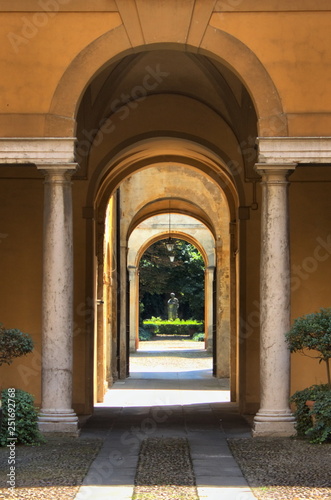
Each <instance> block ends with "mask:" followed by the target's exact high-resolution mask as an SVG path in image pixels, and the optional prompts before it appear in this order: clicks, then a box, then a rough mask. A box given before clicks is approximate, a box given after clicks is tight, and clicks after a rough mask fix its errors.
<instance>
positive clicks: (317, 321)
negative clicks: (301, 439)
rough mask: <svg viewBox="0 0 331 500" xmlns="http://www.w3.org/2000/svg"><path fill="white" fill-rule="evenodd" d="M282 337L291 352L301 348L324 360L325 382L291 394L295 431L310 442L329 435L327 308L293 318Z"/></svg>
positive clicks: (330, 312) (330, 333)
mask: <svg viewBox="0 0 331 500" xmlns="http://www.w3.org/2000/svg"><path fill="white" fill-rule="evenodd" d="M286 341H287V343H288V345H289V349H290V351H291V352H301V353H302V354H304V355H306V356H310V357H313V358H316V359H318V360H319V362H320V363H322V362H324V363H325V367H326V376H327V384H320V385H313V386H311V387H308V388H306V389H304V390H302V391H297V392H296V393H295V394H293V396H292V397H291V402H293V403H295V405H296V412H295V416H296V418H297V431H298V434H299V435H309V437H310V440H311V442H316V443H321V442H324V441H326V440H328V439H331V377H330V358H331V308H321V309H320V311H318V312H315V313H312V314H307V315H306V316H302V317H299V318H297V319H296V320H294V322H293V325H292V327H291V329H290V330H289V332H287V334H286Z"/></svg>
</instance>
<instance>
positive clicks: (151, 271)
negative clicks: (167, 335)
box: [139, 240, 204, 319]
mask: <svg viewBox="0 0 331 500" xmlns="http://www.w3.org/2000/svg"><path fill="white" fill-rule="evenodd" d="M174 241H175V248H174V251H173V252H172V253H173V255H174V257H175V260H174V262H170V260H169V252H168V250H167V248H166V245H165V244H166V241H165V240H161V241H158V242H156V243H154V244H153V245H151V246H150V247H149V248H148V249H147V250H146V252H145V253H144V255H143V257H142V259H141V261H140V267H139V276H140V301H141V302H142V303H143V305H144V312H143V317H144V318H148V317H151V316H161V317H164V318H165V317H166V304H167V300H168V299H169V296H170V293H172V292H174V293H175V294H176V297H177V298H178V299H179V311H178V313H179V316H180V317H181V318H191V317H192V318H196V319H202V318H203V311H204V261H203V258H202V255H201V254H200V252H199V251H198V250H197V248H195V247H194V246H193V245H191V244H190V243H187V242H186V241H183V240H174Z"/></svg>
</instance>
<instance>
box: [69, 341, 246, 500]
mask: <svg viewBox="0 0 331 500" xmlns="http://www.w3.org/2000/svg"><path fill="white" fill-rule="evenodd" d="M141 344H142V345H141V350H139V351H138V352H137V353H136V354H135V355H133V356H132V357H131V362H130V367H131V375H130V377H129V378H127V379H126V380H123V381H118V382H116V383H115V384H114V386H113V388H112V389H111V390H110V391H109V392H108V394H107V395H106V398H105V402H104V403H103V404H99V405H97V407H96V408H95V413H94V415H93V417H92V418H91V419H89V420H88V421H87V423H86V425H85V426H84V428H83V430H82V436H97V437H101V438H102V439H103V447H102V449H101V451H100V453H99V455H98V456H97V458H96V459H95V461H94V462H93V464H92V466H91V468H90V470H89V473H88V475H87V476H86V478H85V480H84V484H83V486H82V487H81V488H80V490H79V492H78V494H77V496H76V500H92V499H96V500H103V499H106V498H107V499H108V498H116V500H129V499H131V496H132V492H133V486H134V477H135V472H136V466H137V462H138V454H139V449H140V444H141V442H142V440H143V439H144V438H146V437H152V436H155V437H156V436H163V437H165V436H169V437H186V438H187V439H188V440H189V443H190V449H191V457H192V461H193V468H194V473H195V477H196V483H197V489H198V495H199V498H200V499H201V500H216V499H217V500H219V499H224V500H253V499H254V498H255V497H254V496H253V494H252V492H251V490H250V488H249V487H248V485H247V482H246V480H245V478H244V477H243V475H242V473H241V470H240V468H239V467H238V465H237V463H236V461H235V460H234V458H233V456H232V454H231V452H230V450H229V447H228V444H227V441H226V438H227V437H229V436H238V437H239V436H240V437H247V436H250V428H249V426H248V424H247V422H246V421H245V420H244V419H243V418H242V417H240V416H239V414H238V412H237V408H236V405H235V404H233V403H230V402H229V391H228V380H217V379H215V378H213V377H212V374H211V363H212V361H211V357H210V356H209V355H208V354H207V353H206V352H205V351H203V350H201V344H200V343H193V342H177V344H178V345H176V343H171V344H170V346H169V345H167V344H166V343H163V344H160V345H158V343H156V342H152V343H150V342H149V343H141Z"/></svg>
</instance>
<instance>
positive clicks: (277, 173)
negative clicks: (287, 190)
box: [254, 163, 297, 180]
mask: <svg viewBox="0 0 331 500" xmlns="http://www.w3.org/2000/svg"><path fill="white" fill-rule="evenodd" d="M296 167H297V164H296V163H292V164H290V163H256V164H255V167H254V168H255V171H256V172H257V173H258V174H259V175H261V176H262V179H263V180H272V179H274V180H276V178H277V177H278V178H279V180H286V179H287V177H288V176H290V175H291V174H292V173H293V172H294V170H295V169H296Z"/></svg>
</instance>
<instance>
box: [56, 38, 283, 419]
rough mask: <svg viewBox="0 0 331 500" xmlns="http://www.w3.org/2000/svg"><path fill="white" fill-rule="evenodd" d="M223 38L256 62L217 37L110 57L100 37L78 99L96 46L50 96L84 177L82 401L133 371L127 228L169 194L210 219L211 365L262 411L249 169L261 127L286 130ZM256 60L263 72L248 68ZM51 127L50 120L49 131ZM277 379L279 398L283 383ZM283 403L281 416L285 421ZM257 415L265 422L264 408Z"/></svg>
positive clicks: (275, 106) (274, 99)
mask: <svg viewBox="0 0 331 500" xmlns="http://www.w3.org/2000/svg"><path fill="white" fill-rule="evenodd" d="M210 36H211V38H212V39H213V35H212V34H210ZM220 37H221V39H222V38H224V41H225V42H226V43H227V49H230V48H233V49H236V52H237V53H238V54H245V55H246V56H247V57H248V59H247V60H249V61H250V63H251V65H252V67H251V68H250V69H249V71H248V68H247V60H246V61H245V63H244V64H243V60H242V59H240V60H239V66H238V67H237V68H236V69H235V68H234V66H233V65H231V64H230V63H229V61H228V60H227V59H228V58H229V54H228V53H224V54H223V56H224V57H223V58H222V54H221V53H217V52H218V51H217V50H216V47H214V53H211V52H209V51H207V50H202V49H201V50H199V52H198V53H196V52H194V51H190V50H189V51H187V50H186V51H183V50H182V49H183V48H184V47H183V46H181V45H178V46H170V45H169V44H165V45H164V46H156V45H151V46H149V47H148V49H149V50H141V51H138V52H136V53H134V54H132V53H131V54H128V53H124V52H123V53H122V54H121V56H119V55H118V56H119V57H116V58H113V59H111V58H110V59H109V58H108V59H107V60H104V61H103V63H101V61H102V58H103V57H104V55H103V54H102V52H101V53H99V52H98V47H97V46H96V47H95V51H94V62H93V64H91V66H88V65H87V66H85V67H86V70H84V74H85V76H84V77H83V78H85V86H84V89H85V90H84V93H83V94H80V101H79V106H78V108H75V109H74V108H73V107H72V105H73V103H75V105H77V102H78V101H77V98H78V94H79V92H82V90H83V87H82V80H81V78H82V74H80V72H79V71H78V68H79V67H81V66H82V64H83V62H84V63H86V61H87V60H89V58H90V55H89V54H90V53H89V51H88V52H86V53H81V54H80V56H79V57H78V58H77V60H76V63H75V69H76V72H77V74H76V75H73V80H72V89H71V94H70V95H67V96H66V98H65V99H63V100H62V102H60V99H59V97H60V96H61V94H62V93H63V88H64V86H65V82H66V80H67V78H68V77H69V75H72V69H73V68H71V67H69V68H68V71H67V72H66V73H65V74H64V75H63V78H62V80H61V82H60V84H59V86H58V88H57V90H56V93H55V95H54V99H53V104H52V108H53V111H54V113H55V114H58V112H59V111H61V110H62V113H63V116H66V115H68V114H69V115H70V113H75V116H76V123H77V128H76V135H77V139H78V141H77V145H76V157H77V161H78V162H79V165H80V170H79V171H78V172H77V174H75V179H76V181H77V182H79V181H80V180H81V181H84V180H85V179H88V184H87V190H86V196H85V206H84V208H83V214H84V218H85V221H86V222H85V223H86V226H85V235H86V238H85V248H86V255H85V269H86V274H85V297H84V299H83V300H85V301H86V298H88V297H92V301H93V302H95V303H96V304H97V314H95V316H94V321H93V322H92V321H90V322H87V323H86V324H85V328H86V342H85V345H84V349H85V351H86V352H89V353H92V352H94V355H93V356H91V355H90V356H87V357H86V364H85V367H84V368H85V384H84V392H85V404H87V406H88V407H89V408H90V409H92V405H93V399H94V398H95V399H96V400H100V399H102V397H103V394H104V392H105V390H106V386H107V384H111V383H112V381H113V380H114V379H117V378H120V379H123V378H125V377H126V376H127V375H128V362H127V357H128V345H129V316H130V315H129V307H128V306H129V303H130V300H129V283H128V269H127V251H128V238H129V236H130V234H131V232H132V231H133V230H134V228H135V227H136V225H137V223H139V221H141V220H144V219H145V218H146V216H153V215H155V214H157V213H162V212H165V213H166V211H165V206H162V204H164V201H165V202H166V203H169V200H170V201H172V200H174V206H173V209H174V210H175V211H176V212H178V213H183V214H187V215H191V216H194V217H196V218H198V219H199V220H201V221H203V223H204V224H205V225H206V226H207V227H208V228H209V229H210V231H211V232H212V233H213V235H214V239H215V255H216V266H215V268H216V273H217V275H216V278H215V281H214V282H215V287H214V293H213V304H214V309H215V322H214V323H213V328H214V332H213V333H214V335H213V337H214V338H216V339H218V343H217V345H219V346H220V345H222V347H223V349H222V351H220V352H217V353H216V360H217V361H216V371H215V374H216V375H217V376H221V371H220V370H221V367H225V366H226V367H227V372H228V373H229V374H230V378H231V392H232V398H233V400H236V401H239V403H240V405H241V409H242V410H243V411H246V412H251V411H256V409H257V401H256V400H257V399H258V392H259V373H258V370H257V369H256V368H257V367H258V357H259V348H258V346H257V340H258V336H259V331H258V328H257V327H258V325H255V326H254V327H253V328H251V325H250V324H248V328H247V323H246V320H245V318H246V316H247V314H246V309H247V308H248V307H249V308H250V309H251V308H252V307H253V306H254V304H255V303H256V302H257V299H258V283H259V276H258V273H256V269H257V268H258V258H259V256H258V254H257V253H256V252H254V250H252V251H251V248H252V249H253V246H252V247H250V242H253V241H255V239H256V235H257V234H258V233H259V231H260V226H259V221H258V220H257V219H256V217H255V214H254V210H256V209H257V208H258V203H259V200H258V198H257V194H256V183H257V182H258V180H259V178H260V177H259V175H258V174H257V173H256V171H255V169H254V165H255V163H256V159H257V151H256V147H255V144H256V138H257V133H258V129H260V130H265V129H266V130H268V134H272V133H273V131H274V129H275V127H276V128H277V127H278V130H279V133H280V134H285V133H286V123H285V122H284V120H280V117H281V104H280V101H279V99H278V96H277V93H276V92H275V89H274V87H273V85H272V82H271V80H270V78H269V77H268V75H267V73H266V72H265V71H264V69H263V68H262V66H261V65H260V64H259V62H258V60H257V58H256V57H255V56H254V55H253V54H252V53H251V52H250V51H249V50H248V49H247V48H245V47H244V46H243V45H242V44H240V43H238V42H236V41H235V40H234V39H232V38H231V37H229V36H225V37H224V36H223V35H222V34H220V33H218V35H217V37H216V38H217V41H219V40H220ZM103 41H104V40H103ZM102 43H103V42H102ZM220 50H221V52H222V49H220ZM96 61H98V64H99V66H98V69H97V70H96V71H95V72H94V73H93V71H92V73H91V74H90V80H89V81H88V84H87V85H86V76H87V75H86V71H87V72H91V70H92V68H93V67H95V64H96ZM253 67H254V68H255V69H256V70H257V73H256V74H254V77H253V78H252V76H251V75H252V74H253V73H254V72H252V68H253ZM87 68H88V69H87ZM239 69H240V70H241V71H238V70H239ZM256 75H259V76H260V77H261V80H260V81H257V79H256V78H257V76H256ZM261 82H263V83H264V84H265V87H264V91H267V92H268V91H270V96H269V99H264V96H265V93H264V91H262V90H261ZM75 93H76V94H75ZM75 95H76V100H75ZM270 106H271V107H270ZM278 119H279V120H280V121H279V122H277V120H278ZM275 122H277V123H278V125H277V123H276V125H275ZM67 123H68V125H69V122H67ZM279 123H281V124H282V128H280V126H279ZM52 126H53V124H52V122H49V127H50V128H49V130H51V128H52ZM69 126H70V125H69ZM261 168H262V167H261ZM262 172H263V175H269V171H265V170H263V169H262ZM265 172H267V174H265ZM286 172H287V171H286ZM251 217H252V219H253V222H252V224H251V231H250V233H247V232H246V221H248V220H249V219H250V218H251ZM284 227H285V226H284ZM248 262H249V265H247V263H248ZM247 283H249V285H250V287H251V290H249V289H248V287H247ZM252 284H253V286H252ZM268 304H269V302H268ZM242 324H244V328H242ZM248 338H249V341H247V339H248ZM222 356H225V357H226V358H227V359H226V361H221V357H222ZM101 360H106V361H105V362H101ZM285 364H286V363H285ZM248 373H249V374H250V376H249V377H247V374H248ZM98 381H99V382H100V381H101V383H99V384H98ZM280 389H281V397H280V399H281V402H280V405H281V406H282V405H283V403H284V402H285V399H286V397H285V393H286V394H287V392H288V391H287V390H285V388H284V387H283V386H282V387H280ZM283 389H284V390H283ZM268 404H269V403H268ZM272 404H273V403H272ZM277 404H278V403H277ZM285 406H286V409H285V410H284V412H283V410H281V414H282V415H283V413H284V415H285V417H284V418H285V420H286V419H287V415H288V409H287V403H286V405H285ZM268 411H269V410H268ZM272 411H273V410H272ZM282 412H283V413H282ZM262 413H263V412H262ZM267 413H268V412H267ZM261 418H262V421H263V422H264V418H265V416H264V413H263V416H262V417H261ZM266 418H267V419H268V415H267V417H266ZM282 418H283V417H281V418H280V421H282ZM291 418H292V417H289V420H291Z"/></svg>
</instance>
